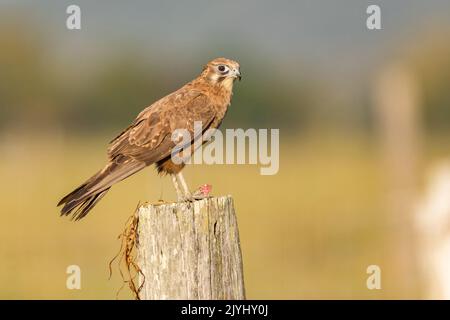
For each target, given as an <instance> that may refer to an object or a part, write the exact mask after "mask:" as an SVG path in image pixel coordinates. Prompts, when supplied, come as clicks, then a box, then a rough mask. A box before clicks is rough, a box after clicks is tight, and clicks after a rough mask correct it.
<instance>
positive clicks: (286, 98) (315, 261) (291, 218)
mask: <svg viewBox="0 0 450 320" xmlns="http://www.w3.org/2000/svg"><path fill="white" fill-rule="evenodd" d="M71 4H77V5H79V6H80V7H81V26H82V29H81V30H68V29H67V28H66V19H67V17H68V14H66V8H67V7H68V6H69V5H71ZM370 4H378V5H380V7H381V23H382V30H373V31H372V30H368V29H367V28H366V19H367V16H368V15H367V14H366V8H367V7H368V6H369V5H370ZM449 39H450V2H449V1H444V0H442V1H440V0H430V1H427V2H424V1H419V0H408V1H406V0H403V1H361V0H345V1H339V2H337V1H332V0H327V1H325V0H321V1H306V0H304V1H287V0H286V1H276V2H275V1H267V0H258V1H256V0H252V1H250V0H248V1H237V0H230V1H206V0H195V1H184V2H177V1H129V2H123V1H105V0H102V1H95V2H94V1H82V0H77V1H65V0H64V1H45V0H41V1H17V0H15V1H12V0H11V1H8V0H6V1H5V0H0V155H1V156H0V177H1V184H0V195H1V197H0V201H1V202H0V218H1V221H2V223H1V227H0V228H1V232H0V261H1V263H0V298H3V299H14V298H19V299H50V298H59V299H114V298H115V297H116V291H117V289H118V288H119V287H120V286H121V279H120V276H119V275H118V273H117V272H116V273H115V274H114V275H113V278H112V279H111V280H108V263H109V261H110V260H111V259H112V258H113V257H114V255H115V254H116V252H117V251H118V249H119V246H120V242H119V240H117V236H118V235H119V234H120V233H121V232H122V230H123V227H124V224H125V221H126V220H127V218H128V217H129V216H130V215H131V214H132V213H133V210H134V208H135V207H136V205H137V203H138V202H139V201H140V202H144V201H150V202H155V201H157V200H158V199H161V198H162V199H164V200H166V201H171V200H174V199H175V193H174V190H173V188H172V184H171V181H170V179H169V178H164V177H163V178H161V177H158V176H157V174H156V172H154V171H153V170H152V169H146V170H144V171H142V172H140V173H139V174H137V175H135V176H133V177H131V178H129V179H127V180H125V181H123V182H121V183H120V184H118V185H117V186H115V187H114V188H112V189H111V191H110V192H109V193H108V195H107V196H106V197H105V198H104V199H103V200H102V201H101V202H100V203H99V204H98V205H97V206H96V208H95V209H94V210H93V212H91V213H90V214H89V215H88V217H87V218H85V219H84V220H82V221H80V222H77V223H74V222H71V221H69V220H68V219H65V218H60V217H59V210H58V209H57V208H56V203H57V202H58V200H59V199H60V198H61V197H62V196H63V195H65V194H67V193H68V192H70V191H71V190H72V189H74V188H75V187H76V186H78V185H79V184H80V183H82V182H83V181H84V180H85V179H86V178H88V177H90V176H91V175H92V174H93V173H95V172H96V171H97V170H98V169H100V168H101V167H102V166H103V165H104V163H105V161H106V147H107V143H108V142H109V141H110V140H111V139H112V138H113V137H115V136H116V134H118V133H119V132H120V131H121V130H122V129H123V128H125V127H126V126H128V124H129V123H130V122H131V121H132V120H133V119H134V117H135V116H136V115H137V114H138V113H139V112H140V111H141V110H142V109H143V108H144V107H146V106H147V105H149V104H150V103H152V102H154V101H155V100H157V99H158V98H160V97H162V96H164V95H166V94H168V93H170V92H172V91H173V90H175V89H177V88H179V87H180V86H182V85H183V84H184V83H186V82H188V81H190V80H191V79H193V78H194V77H196V76H197V75H198V74H199V73H200V71H201V69H202V66H203V65H204V64H205V63H206V62H207V61H209V60H211V59H213V58H215V57H220V56H225V57H228V58H231V59H235V60H237V61H239V62H240V65H241V67H242V69H241V71H242V73H243V81H241V82H240V83H238V84H237V85H236V86H235V90H234V98H233V104H232V106H231V108H230V109H229V112H228V114H227V117H226V121H225V122H224V124H223V126H222V128H239V127H240V128H257V129H258V128H279V129H280V170H279V173H278V174H277V175H274V176H261V175H260V174H259V166H254V165H253V166H251V165H248V166H247V165H215V166H207V165H202V166H200V165H196V166H190V167H188V168H187V169H186V170H185V176H186V178H187V179H188V182H189V183H190V185H191V186H192V187H194V186H198V185H200V184H203V183H210V184H212V185H213V193H214V194H215V195H225V194H232V195H233V197H234V199H235V205H236V210H237V215H238V222H239V226H240V237H241V245H242V250H243V259H244V272H245V273H244V276H245V284H246V290H247V297H248V298H250V299H314V298H319V299H332V298H337V299H355V298H358V299H380V298H385V299H387V298H392V299H402V298H449V297H450V292H449V291H450V279H449V278H450V271H448V270H450V269H449V268H450V266H449V263H450V222H449V221H450V218H449V217H450V204H449V201H450V200H449V198H450V197H449V195H450V186H449V184H450V182H449V181H450V177H449V176H450V174H449V172H450V169H449V166H450V164H449V163H450V160H448V158H449V144H450V135H449V134H450V88H449V83H450V42H449ZM236 177H239V181H237V179H236ZM72 264H76V265H79V266H80V268H81V276H82V278H81V279H82V280H81V281H82V288H81V290H68V289H67V288H66V278H67V274H66V268H67V266H69V265H72ZM370 265H378V266H379V267H380V269H381V286H382V288H381V289H380V290H369V289H368V288H367V286H366V280H367V278H368V276H369V275H368V274H367V273H366V269H367V267H368V266H370ZM131 297H132V296H131V294H130V293H129V292H128V289H127V288H125V289H124V290H123V291H122V292H121V293H120V295H119V298H120V299H129V298H131Z"/></svg>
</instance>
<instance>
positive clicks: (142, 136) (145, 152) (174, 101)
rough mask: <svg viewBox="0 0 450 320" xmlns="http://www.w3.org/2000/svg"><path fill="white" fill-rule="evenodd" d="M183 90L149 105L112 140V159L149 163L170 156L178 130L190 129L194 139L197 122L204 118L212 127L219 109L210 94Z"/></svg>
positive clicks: (207, 124) (204, 121) (206, 124)
mask: <svg viewBox="0 0 450 320" xmlns="http://www.w3.org/2000/svg"><path fill="white" fill-rule="evenodd" d="M182 89H183V88H182ZM182 89H180V90H179V91H176V92H174V93H172V94H170V95H169V96H167V97H165V98H163V99H161V100H159V101H157V102H155V103H154V104H153V105H151V106H150V107H147V108H146V109H145V110H143V111H142V112H141V113H140V114H139V115H138V117H137V118H136V120H135V121H134V122H133V124H132V125H131V126H129V127H128V128H127V129H125V130H124V131H123V132H122V133H121V134H120V135H119V136H117V137H116V138H115V139H114V140H112V141H111V143H110V146H109V148H108V157H109V158H110V160H113V159H114V158H116V157H118V156H126V157H130V158H133V159H135V160H138V161H143V162H145V163H146V164H147V165H149V164H151V163H154V162H156V161H159V160H161V159H164V158H166V157H167V156H169V155H170V153H171V151H172V149H173V147H174V146H175V143H174V142H173V141H172V139H171V136H172V132H173V131H174V130H176V129H186V130H188V131H189V132H190V134H191V137H193V139H192V140H194V139H195V138H197V137H194V122H195V121H201V122H202V125H203V129H204V130H205V129H207V128H209V126H210V124H211V123H212V122H213V120H214V117H215V108H214V105H213V103H212V102H211V100H210V99H209V97H208V95H207V94H205V93H203V92H200V91H195V90H192V89H190V90H187V89H185V90H182ZM192 140H191V141H192Z"/></svg>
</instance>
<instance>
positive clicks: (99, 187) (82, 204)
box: [57, 161, 145, 220]
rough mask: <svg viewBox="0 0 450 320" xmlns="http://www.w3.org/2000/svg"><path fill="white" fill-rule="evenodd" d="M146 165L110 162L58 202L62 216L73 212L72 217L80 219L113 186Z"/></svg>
mask: <svg viewBox="0 0 450 320" xmlns="http://www.w3.org/2000/svg"><path fill="white" fill-rule="evenodd" d="M144 167H145V164H144V163H138V162H130V161H127V162H121V163H115V162H113V163H110V164H108V165H107V166H106V167H105V168H104V169H103V170H101V171H100V172H98V173H97V174H95V175H94V176H92V177H91V178H90V179H88V180H87V181H86V182H85V183H83V184H82V185H81V186H79V187H78V188H76V189H75V190H73V191H72V192H71V193H69V194H68V195H66V196H65V197H64V198H62V199H61V200H60V201H59V202H58V205H57V206H58V207H59V206H61V205H64V206H63V207H62V209H61V216H68V215H70V214H73V216H72V219H75V220H80V219H81V218H83V217H85V216H86V215H87V214H88V213H89V211H90V210H91V209H92V208H93V207H94V206H95V205H96V204H97V203H98V202H99V201H100V200H101V199H102V198H103V197H104V196H105V194H106V193H107V192H108V190H109V189H110V188H111V186H112V185H113V184H114V183H116V182H118V181H121V180H123V179H125V178H127V177H129V176H130V175H132V174H133V173H135V172H137V171H139V170H141V169H142V168H144Z"/></svg>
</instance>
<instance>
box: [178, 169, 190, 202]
mask: <svg viewBox="0 0 450 320" xmlns="http://www.w3.org/2000/svg"><path fill="white" fill-rule="evenodd" d="M176 176H177V178H178V181H179V182H180V184H181V188H182V189H183V193H184V198H185V200H192V194H191V192H190V191H189V187H188V185H187V183H186V180H184V176H183V174H182V173H181V171H180V172H178V173H177V174H176Z"/></svg>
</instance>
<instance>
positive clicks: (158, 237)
mask: <svg viewBox="0 0 450 320" xmlns="http://www.w3.org/2000/svg"><path fill="white" fill-rule="evenodd" d="M138 219H139V220H138V242H137V256H138V257H137V261H138V266H139V268H140V269H141V271H142V273H143V276H142V275H141V276H140V279H139V282H140V284H141V285H142V284H143V287H142V291H141V292H140V295H139V297H140V298H141V299H143V300H150V299H189V300H196V299H244V298H245V291H244V280H243V268H242V256H241V248H240V242H239V232H238V226H237V220H236V215H235V211H234V205H233V199H232V198H231V197H230V196H227V197H219V198H208V199H204V200H200V201H195V202H193V203H189V202H184V203H171V204H161V205H143V206H141V207H140V208H139V209H138Z"/></svg>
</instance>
